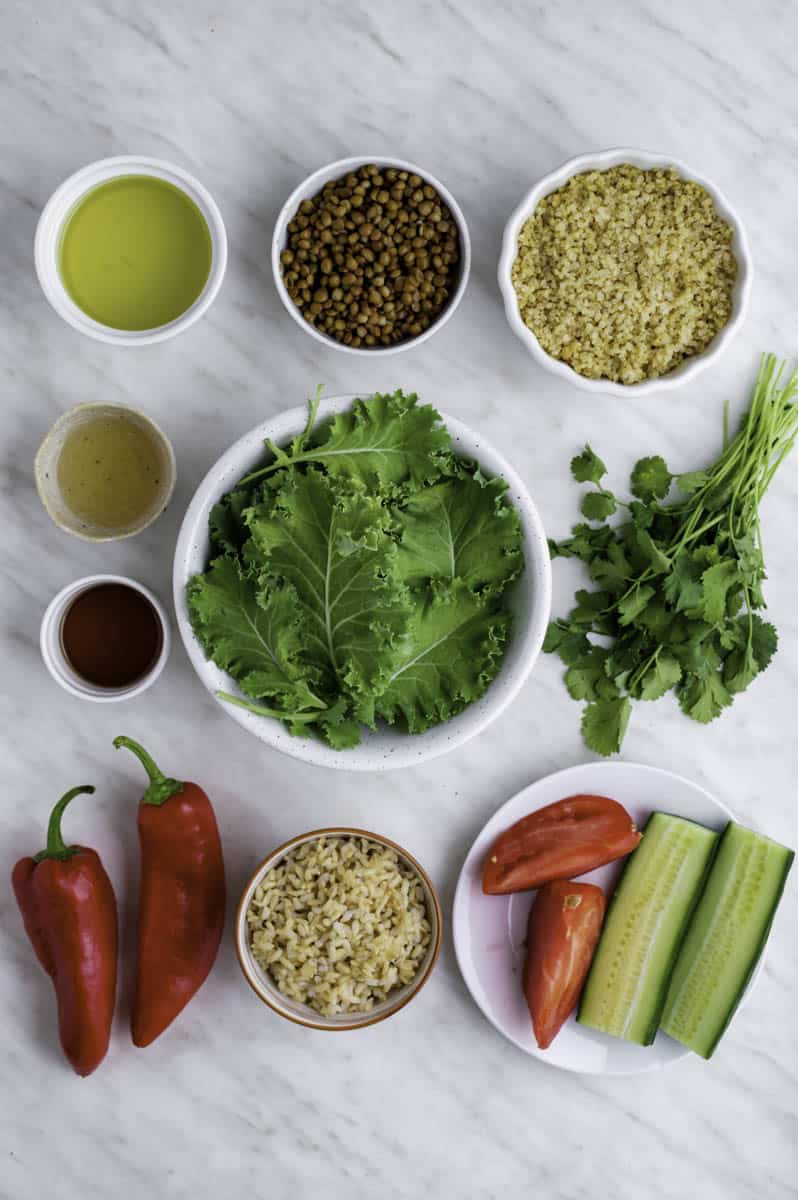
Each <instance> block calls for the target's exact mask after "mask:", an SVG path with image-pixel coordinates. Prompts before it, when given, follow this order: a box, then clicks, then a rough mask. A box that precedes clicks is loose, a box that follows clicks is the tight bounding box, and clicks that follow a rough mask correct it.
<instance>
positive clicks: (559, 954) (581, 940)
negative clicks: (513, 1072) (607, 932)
mask: <svg viewBox="0 0 798 1200" xmlns="http://www.w3.org/2000/svg"><path fill="white" fill-rule="evenodd" d="M605 908H606V900H605V898H604V893H603V892H602V890H601V888H600V887H596V886H595V884H592V883H569V882H568V881H567V880H557V881H556V882H554V883H547V884H546V885H545V887H542V888H541V889H540V891H539V892H538V894H537V896H536V897H535V901H534V903H533V905H532V908H531V911H530V913H529V925H528V926H527V935H526V941H527V950H526V965H525V967H524V995H525V996H526V1002H527V1004H528V1005H529V1015H530V1016H531V1017H532V1028H533V1030H534V1032H535V1040H536V1042H537V1044H538V1046H540V1049H541V1050H545V1049H546V1048H547V1047H548V1046H550V1045H551V1043H552V1042H553V1041H554V1039H555V1038H556V1036H557V1034H558V1033H559V1032H560V1029H561V1028H562V1025H563V1023H564V1022H565V1021H566V1020H567V1018H568V1017H569V1016H570V1015H571V1013H572V1012H573V1010H574V1009H575V1008H576V1003H577V1001H578V999H579V994H580V992H581V991H582V988H583V986H584V982H585V979H586V978H587V973H588V970H589V968H590V963H591V961H592V958H593V954H594V952H595V949H596V945H597V943H598V940H599V934H600V933H601V924H602V921H603V920H604V910H605Z"/></svg>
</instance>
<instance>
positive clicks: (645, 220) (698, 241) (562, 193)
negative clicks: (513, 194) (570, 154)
mask: <svg viewBox="0 0 798 1200" xmlns="http://www.w3.org/2000/svg"><path fill="white" fill-rule="evenodd" d="M752 276H753V267H752V263H751V256H750V253H749V250H748V242H747V239H746V235H745V231H744V229H743V226H742V223H741V222H740V219H739V217H738V216H737V214H736V213H735V211H734V209H733V208H732V207H731V205H730V204H729V202H728V201H727V200H726V199H725V197H724V196H723V195H722V194H721V193H720V192H719V191H718V189H717V188H716V187H715V186H714V185H713V184H712V183H710V182H709V181H708V180H707V179H705V178H703V177H702V176H700V175H698V174H696V173H695V172H694V171H693V170H691V168H689V167H687V166H686V165H685V164H684V163H681V162H678V161H676V160H675V159H671V158H667V157H665V156H663V155H660V154H651V153H649V152H648V151H646V150H634V149H629V148H621V149H615V150H604V151H601V152H600V153H598V154H583V155H580V157H578V158H573V159H571V160H570V161H569V162H566V163H563V165H562V166H561V167H559V168H558V169H557V170H556V171H553V172H552V173H551V174H549V175H546V176H545V178H543V179H541V180H540V181H539V182H538V183H537V184H536V185H535V186H534V187H533V188H531V189H530V191H528V192H527V194H526V195H525V196H524V198H523V200H522V201H521V203H520V204H519V205H518V207H517V208H516V210H515V211H514V212H513V214H512V216H511V217H510V220H509V221H508V222H507V226H506V228H505V232H504V240H503V243H502V252H501V257H500V260H499V286H500V288H501V292H502V297H503V300H504V308H505V312H506V315H507V320H508V322H509V324H510V328H511V329H512V330H513V332H514V333H515V334H516V336H517V337H518V338H519V339H520V340H521V341H522V342H523V343H524V345H525V347H526V349H527V350H528V352H529V353H530V354H531V355H532V357H533V358H534V359H535V360H536V361H537V362H538V363H539V364H540V365H541V366H542V367H544V368H545V369H546V370H547V371H550V372H551V373H552V374H554V375H557V376H559V377H560V378H561V379H565V380H567V381H568V382H569V383H572V384H573V385H574V386H576V387H578V388H581V389H583V390H586V391H590V392H596V393H604V394H607V393H609V394H611V395H616V396H625V397H634V396H648V395H651V394H652V393H653V392H658V391H666V390H669V389H671V388H674V387H678V386H680V385H681V384H684V383H687V382H688V381H689V380H691V379H694V378H695V377H696V375H698V373H699V372H700V371H703V370H705V369H706V368H707V367H708V366H709V365H710V364H711V363H713V362H715V361H716V360H717V359H718V358H719V357H720V355H721V354H722V353H723V351H724V350H725V349H726V347H727V346H728V345H729V343H730V342H731V340H732V338H733V337H734V335H735V333H736V332H737V330H738V329H739V327H740V325H741V324H742V322H743V319H744V317H745V312H746V309H747V307H748V299H749V295H750V291H751V281H752Z"/></svg>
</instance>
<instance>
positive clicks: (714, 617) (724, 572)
mask: <svg viewBox="0 0 798 1200" xmlns="http://www.w3.org/2000/svg"><path fill="white" fill-rule="evenodd" d="M739 583H740V576H739V575H738V573H737V565H736V563H734V562H732V561H730V560H729V559H728V558H726V559H723V561H722V562H718V563H716V564H715V565H714V566H712V567H707V569H706V571H704V573H703V575H702V576H701V584H702V587H703V598H702V607H703V616H704V620H705V621H706V622H707V623H708V624H709V625H720V624H721V622H723V621H725V619H726V599H727V596H728V593H729V590H730V589H731V588H732V587H734V586H735V585H738V584H739Z"/></svg>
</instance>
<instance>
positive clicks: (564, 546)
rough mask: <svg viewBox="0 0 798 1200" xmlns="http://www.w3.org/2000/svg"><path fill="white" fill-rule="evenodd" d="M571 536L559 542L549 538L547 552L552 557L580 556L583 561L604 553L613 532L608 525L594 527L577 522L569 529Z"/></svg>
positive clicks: (609, 544)
mask: <svg viewBox="0 0 798 1200" xmlns="http://www.w3.org/2000/svg"><path fill="white" fill-rule="evenodd" d="M571 534H572V536H571V537H569V538H565V539H564V540H563V541H561V542H555V541H552V539H551V538H549V553H550V554H551V557H552V558H580V559H581V560H582V561H583V562H587V563H589V562H592V560H593V559H594V558H596V557H598V556H599V555H601V554H604V553H605V552H606V551H607V550H608V549H609V547H610V546H611V545H613V542H614V534H613V531H612V530H611V529H610V527H609V526H608V525H600V526H599V527H598V528H594V527H593V526H592V525H585V524H583V523H581V522H580V523H579V524H578V525H574V527H573V529H572V530H571Z"/></svg>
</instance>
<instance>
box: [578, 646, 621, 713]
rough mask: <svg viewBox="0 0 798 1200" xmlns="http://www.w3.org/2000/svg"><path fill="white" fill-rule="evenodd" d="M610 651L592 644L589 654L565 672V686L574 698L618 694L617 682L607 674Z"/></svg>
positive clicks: (595, 698)
mask: <svg viewBox="0 0 798 1200" xmlns="http://www.w3.org/2000/svg"><path fill="white" fill-rule="evenodd" d="M608 657H609V651H608V650H605V649H604V648H603V647H602V646H591V648H590V650H589V651H588V653H587V654H585V655H583V656H582V657H581V658H579V659H578V660H577V662H576V663H574V665H573V666H572V667H569V668H568V670H567V671H566V672H565V686H566V687H567V688H568V693H569V695H570V696H571V698H572V699H573V700H599V699H601V698H602V697H604V698H607V699H611V698H612V697H614V696H617V695H618V688H617V686H616V684H615V682H614V681H613V680H612V679H610V677H609V676H608V675H607V669H606V668H607V659H608Z"/></svg>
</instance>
